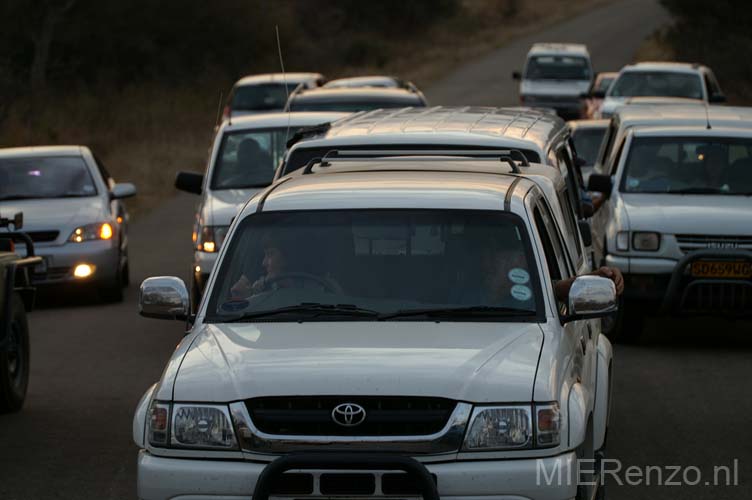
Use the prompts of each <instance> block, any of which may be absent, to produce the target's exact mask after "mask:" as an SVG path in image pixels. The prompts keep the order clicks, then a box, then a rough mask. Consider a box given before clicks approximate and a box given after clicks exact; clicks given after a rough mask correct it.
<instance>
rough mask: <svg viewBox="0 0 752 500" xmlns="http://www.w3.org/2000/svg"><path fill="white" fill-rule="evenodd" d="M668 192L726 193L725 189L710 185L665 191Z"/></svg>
mask: <svg viewBox="0 0 752 500" xmlns="http://www.w3.org/2000/svg"><path fill="white" fill-rule="evenodd" d="M666 192H667V193H668V194H726V193H727V192H726V191H723V190H722V189H720V188H712V187H689V188H684V189H675V190H671V191H666Z"/></svg>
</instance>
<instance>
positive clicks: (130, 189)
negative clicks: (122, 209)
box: [110, 182, 136, 200]
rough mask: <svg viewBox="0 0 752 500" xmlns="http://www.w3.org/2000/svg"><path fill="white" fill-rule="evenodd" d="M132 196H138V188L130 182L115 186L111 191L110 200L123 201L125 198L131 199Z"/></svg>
mask: <svg viewBox="0 0 752 500" xmlns="http://www.w3.org/2000/svg"><path fill="white" fill-rule="evenodd" d="M132 196H136V186H134V185H133V184H131V183H130V182H120V183H118V184H115V185H114V186H112V190H111V191H110V198H111V199H113V200H122V199H123V198H130V197H132Z"/></svg>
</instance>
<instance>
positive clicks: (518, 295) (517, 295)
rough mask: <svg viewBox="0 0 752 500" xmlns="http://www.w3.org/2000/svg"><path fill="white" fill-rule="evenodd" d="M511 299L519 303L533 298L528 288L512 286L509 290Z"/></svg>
mask: <svg viewBox="0 0 752 500" xmlns="http://www.w3.org/2000/svg"><path fill="white" fill-rule="evenodd" d="M511 293H512V297H513V298H514V299H515V300H519V301H526V300H530V298H531V297H532V296H533V292H532V290H530V288H528V287H526V286H525V285H514V286H513V287H512V290H511Z"/></svg>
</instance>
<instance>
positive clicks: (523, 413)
mask: <svg viewBox="0 0 752 500" xmlns="http://www.w3.org/2000/svg"><path fill="white" fill-rule="evenodd" d="M533 429H535V432H533ZM534 435H535V437H533V436H534ZM560 442H561V415H560V412H559V404H558V403H550V404H536V405H535V406H494V407H483V406H480V407H475V409H474V410H473V415H472V417H471V420H470V430H469V431H468V432H467V435H466V436H465V443H464V445H463V449H464V450H465V451H494V450H515V449H525V448H551V447H554V446H558V445H559V443H560Z"/></svg>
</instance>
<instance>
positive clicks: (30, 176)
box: [0, 156, 97, 200]
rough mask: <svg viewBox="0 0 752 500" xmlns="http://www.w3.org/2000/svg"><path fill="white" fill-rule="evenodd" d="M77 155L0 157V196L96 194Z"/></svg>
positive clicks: (71, 196) (32, 197)
mask: <svg viewBox="0 0 752 500" xmlns="http://www.w3.org/2000/svg"><path fill="white" fill-rule="evenodd" d="M96 194H97V188H96V186H95V185H94V179H92V177H91V173H90V172H89V168H88V167H87V166H86V163H85V162H84V159H83V158H81V157H80V156H47V157H33V158H12V159H0V200H22V199H35V198H82V197H87V196H96Z"/></svg>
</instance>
